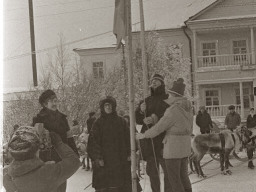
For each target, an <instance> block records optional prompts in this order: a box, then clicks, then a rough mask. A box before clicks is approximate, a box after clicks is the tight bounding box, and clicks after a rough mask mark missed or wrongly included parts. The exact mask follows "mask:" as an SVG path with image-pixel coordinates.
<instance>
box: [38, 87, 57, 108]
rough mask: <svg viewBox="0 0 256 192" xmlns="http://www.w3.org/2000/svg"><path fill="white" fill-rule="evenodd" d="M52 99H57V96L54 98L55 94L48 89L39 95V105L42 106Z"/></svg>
mask: <svg viewBox="0 0 256 192" xmlns="http://www.w3.org/2000/svg"><path fill="white" fill-rule="evenodd" d="M54 97H57V96H56V93H55V92H54V91H53V90H51V89H48V90H46V91H44V92H43V93H42V94H41V95H40V97H39V103H40V104H41V105H42V106H43V104H44V103H45V102H47V101H48V100H49V99H51V98H54Z"/></svg>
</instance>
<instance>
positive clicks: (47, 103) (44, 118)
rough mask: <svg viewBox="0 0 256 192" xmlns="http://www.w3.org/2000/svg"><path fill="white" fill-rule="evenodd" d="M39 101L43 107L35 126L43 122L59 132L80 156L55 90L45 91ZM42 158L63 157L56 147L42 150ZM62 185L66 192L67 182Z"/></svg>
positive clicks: (46, 126)
mask: <svg viewBox="0 0 256 192" xmlns="http://www.w3.org/2000/svg"><path fill="white" fill-rule="evenodd" d="M39 103H40V104H41V105H42V107H43V108H42V109H41V111H40V112H39V113H38V114H37V116H36V117H34V118H33V123H32V125H33V126H35V124H37V123H43V126H44V128H45V129H47V130H48V131H50V132H55V133H57V134H58V135H59V136H60V137H61V139H62V142H63V143H65V144H67V145H68V146H70V147H71V148H72V149H73V151H74V152H75V153H76V154H77V155H78V156H79V154H78V151H77V148H76V144H75V141H74V138H73V137H72V134H71V133H70V127H69V124H68V121H67V116H66V115H64V114H63V113H61V112H60V111H59V110H58V99H57V96H56V94H55V92H54V91H52V90H50V89H48V90H46V91H44V92H43V93H42V94H41V95H40V97H39ZM69 133H70V135H69ZM40 158H41V159H42V160H43V161H55V162H59V161H61V158H60V157H59V155H58V154H57V153H56V151H55V150H54V149H53V150H50V151H47V150H44V151H40ZM62 187H63V188H62V190H61V191H62V192H65V191H66V182H64V183H63V186H62Z"/></svg>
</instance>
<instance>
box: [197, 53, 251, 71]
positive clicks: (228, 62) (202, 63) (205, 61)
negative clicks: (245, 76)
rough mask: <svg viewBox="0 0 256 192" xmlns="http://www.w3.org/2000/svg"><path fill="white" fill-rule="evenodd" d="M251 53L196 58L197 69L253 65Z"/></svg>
mask: <svg viewBox="0 0 256 192" xmlns="http://www.w3.org/2000/svg"><path fill="white" fill-rule="evenodd" d="M252 56H253V54H252V53H244V54H223V55H210V56H197V59H198V68H201V67H226V66H248V65H251V66H252V67H253V66H256V65H253V63H252Z"/></svg>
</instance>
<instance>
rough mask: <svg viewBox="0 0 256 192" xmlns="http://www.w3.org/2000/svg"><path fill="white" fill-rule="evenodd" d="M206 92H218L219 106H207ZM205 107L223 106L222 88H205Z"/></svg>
mask: <svg viewBox="0 0 256 192" xmlns="http://www.w3.org/2000/svg"><path fill="white" fill-rule="evenodd" d="M206 91H218V99H219V105H206V98H207V97H206ZM203 94H204V104H205V106H221V88H205V89H203Z"/></svg>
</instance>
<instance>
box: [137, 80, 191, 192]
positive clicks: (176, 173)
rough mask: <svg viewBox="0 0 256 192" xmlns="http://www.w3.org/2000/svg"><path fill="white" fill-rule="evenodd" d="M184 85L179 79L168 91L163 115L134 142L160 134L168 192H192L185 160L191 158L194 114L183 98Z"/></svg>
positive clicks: (189, 104)
mask: <svg viewBox="0 0 256 192" xmlns="http://www.w3.org/2000/svg"><path fill="white" fill-rule="evenodd" d="M185 87H186V85H185V84H184V80H183V79H182V78H179V79H178V80H177V81H174V83H173V87H172V88H171V89H170V90H168V92H169V94H170V96H169V98H168V99H167V100H165V102H166V103H168V105H169V106H170V107H168V108H167V109H166V112H165V113H164V116H163V117H162V118H161V119H160V120H159V121H158V122H157V123H156V124H155V125H154V126H153V127H152V128H150V129H149V130H147V131H146V132H145V133H139V134H137V135H136V138H137V139H144V138H155V137H156V136H157V135H160V134H161V133H163V132H166V134H165V137H164V141H163V143H164V151H163V158H164V160H165V166H166V170H167V176H168V180H169V182H170V183H171V189H169V192H192V186H191V183H190V180H189V177H188V157H189V156H190V155H191V136H190V135H191V133H192V131H193V111H192V105H191V102H190V101H188V99H187V98H186V97H184V91H185Z"/></svg>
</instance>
